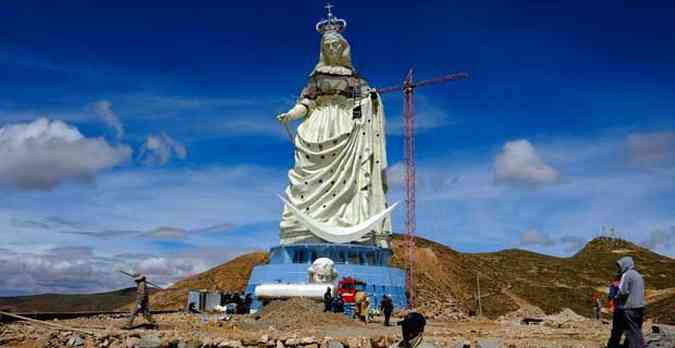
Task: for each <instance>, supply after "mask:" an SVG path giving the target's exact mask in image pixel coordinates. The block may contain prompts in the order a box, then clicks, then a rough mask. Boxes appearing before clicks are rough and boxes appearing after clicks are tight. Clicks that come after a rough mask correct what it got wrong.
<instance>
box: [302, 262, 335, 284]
mask: <svg viewBox="0 0 675 348" xmlns="http://www.w3.org/2000/svg"><path fill="white" fill-rule="evenodd" d="M307 273H308V275H309V282H310V283H319V284H332V283H335V279H336V278H337V271H336V270H335V263H334V262H333V260H331V259H329V258H326V257H320V258H318V259H316V260H315V261H314V262H313V263H312V265H311V266H310V267H309V268H308V269H307Z"/></svg>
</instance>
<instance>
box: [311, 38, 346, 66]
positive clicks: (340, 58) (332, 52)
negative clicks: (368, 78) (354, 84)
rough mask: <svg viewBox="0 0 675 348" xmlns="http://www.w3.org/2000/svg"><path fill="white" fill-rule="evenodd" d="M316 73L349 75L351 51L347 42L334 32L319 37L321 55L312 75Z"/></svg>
mask: <svg viewBox="0 0 675 348" xmlns="http://www.w3.org/2000/svg"><path fill="white" fill-rule="evenodd" d="M317 72H324V73H333V74H338V75H351V74H352V73H353V67H352V50H351V47H350V46H349V42H347V40H346V39H345V38H344V36H342V35H341V34H340V33H338V32H336V31H328V32H326V33H324V34H323V35H322V36H321V53H320V54H319V63H317V64H316V67H315V68H314V71H312V75H314V74H315V73H317Z"/></svg>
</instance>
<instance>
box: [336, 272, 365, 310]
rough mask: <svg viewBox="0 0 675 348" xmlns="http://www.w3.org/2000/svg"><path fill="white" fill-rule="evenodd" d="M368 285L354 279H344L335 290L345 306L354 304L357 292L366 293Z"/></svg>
mask: <svg viewBox="0 0 675 348" xmlns="http://www.w3.org/2000/svg"><path fill="white" fill-rule="evenodd" d="M365 288H366V283H365V282H362V281H360V280H357V279H354V278H352V277H345V278H342V279H341V280H340V281H339V282H338V285H337V289H336V290H335V294H336V296H340V297H341V298H342V301H344V303H345V304H348V303H354V301H355V296H356V292H358V291H365Z"/></svg>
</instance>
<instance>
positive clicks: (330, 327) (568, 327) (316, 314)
mask: <svg viewBox="0 0 675 348" xmlns="http://www.w3.org/2000/svg"><path fill="white" fill-rule="evenodd" d="M256 318H257V319H256ZM155 319H156V320H157V321H158V323H159V328H158V329H148V328H145V327H144V326H139V327H138V328H137V329H134V330H130V331H126V330H121V329H120V328H121V327H122V326H123V325H124V323H125V319H124V318H111V317H106V316H99V317H93V318H80V319H72V320H62V321H52V323H57V324H59V325H63V326H67V327H71V328H79V329H83V330H87V331H91V332H93V333H95V334H96V335H97V337H96V338H93V337H90V336H88V335H86V334H79V333H77V332H68V331H62V330H56V329H53V328H48V327H42V326H36V325H35V324H32V323H31V324H29V323H24V322H15V323H12V324H6V325H1V326H0V347H22V348H23V347H105V348H108V347H109V348H122V347H130V348H132V347H145V346H152V344H151V343H152V342H154V341H152V340H155V339H156V340H158V341H157V342H156V343H157V345H156V346H157V347H163V346H166V347H170V346H172V345H171V344H172V343H171V342H174V343H176V345H173V346H178V345H177V344H178V343H179V342H183V343H184V344H183V346H184V347H190V346H189V345H186V342H187V343H189V342H199V343H198V344H197V343H195V345H193V347H200V346H201V347H230V346H232V347H231V348H236V347H241V346H244V347H248V346H251V347H252V346H256V347H260V346H261V345H263V346H265V347H279V348H281V347H282V346H283V347H303V348H319V347H320V346H322V345H323V344H325V343H326V342H327V341H328V340H331V339H336V340H339V341H340V342H342V344H343V346H345V347H347V346H348V347H349V348H356V347H368V348H374V347H380V346H383V347H384V346H387V345H389V344H391V343H393V342H395V341H396V340H398V339H400V328H399V327H397V326H392V327H384V325H383V323H382V318H376V320H375V321H374V322H371V323H369V324H367V325H365V324H363V323H360V322H358V321H355V320H352V319H349V318H346V317H343V316H341V315H336V314H332V313H323V311H322V307H321V304H320V303H315V302H311V301H295V300H294V301H286V302H281V303H275V304H272V305H270V306H269V307H267V308H265V309H264V310H263V311H261V312H260V313H258V314H257V315H256V314H253V315H246V316H233V317H232V318H230V319H229V320H222V315H190V314H182V313H177V314H164V315H157V316H156V317H155ZM543 319H544V321H543V322H542V323H540V324H538V325H522V324H521V323H520V322H519V320H517V318H513V320H498V321H496V320H474V319H472V320H460V321H447V320H430V321H429V322H428V325H427V328H426V332H425V338H426V339H427V340H429V341H431V342H434V343H436V344H437V345H439V346H441V347H453V348H454V347H456V346H457V345H458V344H461V343H465V342H467V343H469V344H471V347H477V342H478V341H481V340H482V341H485V340H495V341H497V342H499V343H500V344H501V345H500V346H503V347H551V348H555V347H568V348H572V347H584V348H589V347H603V344H604V343H605V342H606V340H607V338H608V334H609V330H610V325H609V323H603V322H600V321H591V320H588V319H585V318H584V317H580V316H578V315H576V314H574V312H571V311H567V310H566V311H563V312H561V314H559V315H553V316H548V317H545V318H543ZM396 320H398V319H397V318H393V320H392V322H396ZM141 323H142V320H139V321H138V324H141ZM649 327H650V326H649V323H647V324H646V325H645V328H649ZM80 340H81V341H80ZM142 340H145V341H143V342H145V343H142V342H141V341H142ZM148 340H149V341H150V343H148V342H146V341H148ZM233 340H234V341H233ZM177 342H178V343H177ZM233 342H234V343H233ZM237 342H238V343H237ZM263 342H264V343H263ZM80 343H81V345H78V344H80Z"/></svg>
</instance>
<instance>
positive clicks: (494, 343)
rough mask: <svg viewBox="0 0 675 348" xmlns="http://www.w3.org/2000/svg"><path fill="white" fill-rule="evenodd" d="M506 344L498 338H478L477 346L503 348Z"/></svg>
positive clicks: (480, 347)
mask: <svg viewBox="0 0 675 348" xmlns="http://www.w3.org/2000/svg"><path fill="white" fill-rule="evenodd" d="M503 346H504V344H503V343H502V342H501V341H500V340H497V339H478V341H477V342H476V348H502V347H503Z"/></svg>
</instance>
